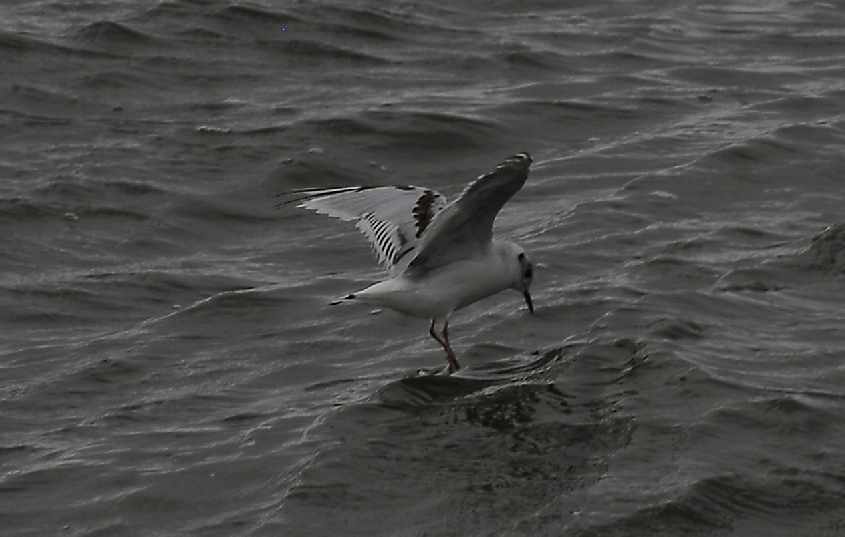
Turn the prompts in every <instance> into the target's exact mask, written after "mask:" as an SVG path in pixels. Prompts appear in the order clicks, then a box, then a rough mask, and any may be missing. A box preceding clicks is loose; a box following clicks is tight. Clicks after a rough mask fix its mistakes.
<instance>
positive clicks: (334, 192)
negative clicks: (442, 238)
mask: <svg viewBox="0 0 845 537" xmlns="http://www.w3.org/2000/svg"><path fill="white" fill-rule="evenodd" d="M285 196H289V199H287V200H286V201H283V202H282V203H280V204H279V205H280V206H281V205H287V204H290V203H298V205H297V206H298V207H302V208H305V209H311V210H312V211H315V212H317V213H319V214H325V215H328V216H332V217H334V218H339V219H341V220H346V221H355V222H356V224H355V227H357V228H358V230H359V231H361V233H363V234H364V236H365V237H366V238H367V240H368V241H369V242H370V245H371V246H372V247H373V250H374V251H375V254H376V257H377V258H378V261H379V263H380V264H382V265H383V266H384V267H385V268H386V269H387V270H388V271H390V273H391V274H396V273H399V272H401V271H402V270H404V269H405V267H407V265H408V263H410V262H411V260H412V259H413V255H409V254H411V253H413V252H414V250H415V249H416V247H417V243H418V242H419V240H420V237H422V236H423V234H424V233H425V231H426V230H427V229H428V227H429V226H430V225H431V223H432V222H433V221H434V218H435V216H436V215H437V213H439V212H440V211H441V210H443V208H444V207H445V206H446V198H445V197H443V195H442V194H440V193H439V192H436V191H434V190H431V189H427V188H423V187H418V186H380V187H367V186H351V187H341V188H326V189H307V190H297V191H294V192H289V193H286V194H285Z"/></svg>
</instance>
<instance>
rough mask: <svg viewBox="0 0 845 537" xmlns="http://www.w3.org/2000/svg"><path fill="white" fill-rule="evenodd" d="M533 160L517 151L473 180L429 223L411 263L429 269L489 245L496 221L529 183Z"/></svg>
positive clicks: (466, 256)
mask: <svg viewBox="0 0 845 537" xmlns="http://www.w3.org/2000/svg"><path fill="white" fill-rule="evenodd" d="M531 162H532V161H531V156H530V155H529V154H528V153H517V154H516V155H514V156H512V157H510V158H507V159H505V160H504V161H502V162H501V163H500V164H499V165H498V166H496V168H495V169H494V170H493V171H491V172H489V173H485V174H483V175H481V176H479V177H478V179H476V180H475V181H473V182H472V183H470V184H469V185H468V186H467V187H466V188H465V189H464V191H463V193H461V195H460V197H459V198H458V199H457V200H455V201H454V202H452V203H451V204H450V205H449V206H448V207H446V208H445V209H444V210H442V211H440V212H439V213H438V214H437V215H436V217H435V219H434V221H433V222H431V224H430V225H429V226H428V229H427V231H426V232H425V234H424V235H423V236H422V237H421V239H420V243H419V245H418V248H417V254H416V256H414V259H413V260H412V261H411V263H410V265H409V267H410V268H419V269H424V270H427V269H430V268H434V267H437V266H441V265H445V264H447V263H452V262H454V261H456V260H459V259H466V258H468V257H471V256H473V255H475V254H476V253H477V252H478V251H479V250H482V249H484V248H488V247H489V245H490V241H491V240H492V238H493V221H494V220H495V219H496V215H498V214H499V211H500V210H501V209H502V206H504V204H505V203H506V202H507V201H508V200H509V199H511V198H512V197H513V195H514V194H516V193H517V192H518V191H519V189H521V188H522V185H524V184H525V180H526V179H527V177H528V168H529V167H530V166H531Z"/></svg>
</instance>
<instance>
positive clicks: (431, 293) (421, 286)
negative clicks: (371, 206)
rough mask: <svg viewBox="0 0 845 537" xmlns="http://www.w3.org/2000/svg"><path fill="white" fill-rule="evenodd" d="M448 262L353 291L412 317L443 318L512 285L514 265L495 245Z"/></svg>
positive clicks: (356, 294) (367, 299)
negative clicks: (419, 272)
mask: <svg viewBox="0 0 845 537" xmlns="http://www.w3.org/2000/svg"><path fill="white" fill-rule="evenodd" d="M492 246H493V244H491V248H489V249H488V250H487V251H486V252H485V253H484V254H483V255H481V256H477V257H472V258H470V259H465V260H461V261H456V262H453V263H449V264H447V265H444V266H442V267H439V268H435V269H432V270H430V271H429V272H427V273H426V274H425V275H423V276H422V277H409V276H407V275H406V274H402V275H399V276H397V277H395V278H391V279H389V280H385V281H383V282H379V283H377V284H374V285H371V286H370V287H367V288H366V289H363V290H361V291H358V292H357V293H354V297H355V298H356V299H358V300H361V301H362V302H366V303H369V304H376V305H379V306H384V307H387V308H390V309H393V310H396V311H399V312H402V313H405V314H407V315H412V316H414V317H424V318H427V319H444V318H446V317H448V315H449V314H450V313H452V312H453V311H455V310H458V309H460V308H463V307H464V306H468V305H470V304H472V303H473V302H476V301H478V300H481V299H482V298H485V297H488V296H490V295H494V294H496V293H498V292H500V291H504V290H505V289H509V288H511V287H513V286H514V265H513V263H512V262H510V263H509V262H508V261H509V260H508V259H506V258H505V257H504V256H503V252H502V251H500V250H499V249H498V248H495V247H492Z"/></svg>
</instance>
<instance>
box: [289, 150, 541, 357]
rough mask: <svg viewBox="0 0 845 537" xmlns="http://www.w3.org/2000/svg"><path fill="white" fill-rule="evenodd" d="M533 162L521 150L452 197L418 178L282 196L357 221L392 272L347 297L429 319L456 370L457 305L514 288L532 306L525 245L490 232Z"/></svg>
mask: <svg viewBox="0 0 845 537" xmlns="http://www.w3.org/2000/svg"><path fill="white" fill-rule="evenodd" d="M529 166H531V156H530V155H529V154H528V153H517V154H516V155H514V156H512V157H510V158H508V159H506V160H504V161H503V162H502V163H501V164H499V165H498V166H496V169H494V170H493V171H491V172H489V173H485V174H484V175H481V176H479V177H478V179H476V180H475V181H473V182H472V183H470V184H469V185H468V186H467V187H466V188H465V189H464V191H463V193H461V195H460V197H459V198H458V199H457V200H455V201H453V202H452V203H449V204H447V203H446V198H445V197H443V195H442V194H440V193H439V192H435V191H434V190H431V189H428V188H422V187H417V186H376V187H368V186H350V187H343V188H327V189H305V190H298V191H296V192H294V193H293V194H297V195H298V197H297V198H296V199H292V200H290V201H287V202H284V204H287V203H295V202H300V203H299V205H298V207H303V208H306V209H311V210H313V211H316V212H318V213H320V214H326V215H328V216H333V217H335V218H340V219H342V220H347V221H355V222H356V224H355V225H356V227H357V228H358V229H359V230H360V231H361V232H362V233H363V234H364V235H365V236H366V237H367V239H368V240H369V241H370V244H371V245H372V247H373V250H375V253H376V255H377V256H378V260H379V262H380V263H381V264H382V265H384V267H385V268H386V269H387V270H388V272H389V274H390V278H389V279H387V280H385V281H382V282H379V283H376V284H374V285H371V286H369V287H367V288H366V289H362V290H361V291H358V292H355V293H352V294H350V295H348V296H347V297H345V298H344V300H357V301H361V302H365V303H368V304H375V305H378V306H384V307H387V308H390V309H393V310H396V311H399V312H402V313H405V314H408V315H412V316H414V317H423V318H426V319H431V326H430V327H429V334H431V337H433V338H434V339H436V340H437V342H438V343H440V345H441V346H442V347H443V350H444V351H446V359H447V360H448V361H449V368H448V371H449V373H452V372H454V371H456V370H458V369H459V368H460V364H458V360H457V358H456V357H455V352H454V351H453V350H452V346H451V345H450V344H449V315H451V313H452V312H454V311H455V310H458V309H460V308H463V307H464V306H468V305H470V304H472V303H473V302H476V301H478V300H481V299H482V298H485V297H488V296H490V295H494V294H496V293H498V292H499V291H504V290H505V289H515V290H517V291H519V292H521V293H522V296H523V297H524V298H525V303H526V305H527V306H528V310H529V311H530V312H531V313H534V305H533V303H532V302H531V294H530V293H529V288H530V286H531V278H532V277H533V272H534V269H533V266H532V264H531V262H530V261H528V258H527V257H526V256H525V251H524V250H523V249H522V248H521V247H520V246H518V245H516V244H514V243H513V242H510V241H505V240H499V239H494V238H493V220H494V219H495V218H496V215H497V214H498V213H499V210H500V209H501V208H502V206H503V205H504V204H505V202H507V201H508V200H509V199H510V198H511V197H512V196H513V195H514V194H516V192H517V191H518V190H519V189H520V188H522V185H523V184H525V179H526V178H527V177H528V168H529ZM438 324H442V325H443V329H442V331H441V332H440V333H439V334H438V332H437V330H436V329H435V327H436V326H437V325H438Z"/></svg>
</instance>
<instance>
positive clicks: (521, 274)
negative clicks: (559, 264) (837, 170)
mask: <svg viewBox="0 0 845 537" xmlns="http://www.w3.org/2000/svg"><path fill="white" fill-rule="evenodd" d="M497 246H498V247H499V250H500V252H501V254H502V255H503V256H504V257H505V262H506V263H507V266H509V267H511V270H512V273H513V275H512V277H513V282H512V284H511V289H516V290H517V291H519V292H520V293H522V296H523V298H525V304H526V305H527V306H528V311H530V312H531V313H534V303H533V302H532V301H531V292H530V290H531V280H532V279H533V278H534V265H533V264H532V263H531V261H529V260H528V256H526V255H525V250H523V249H522V247H521V246H520V245H518V244H516V243H513V242H510V241H502V242H500V243H499V244H498V245H497Z"/></svg>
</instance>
